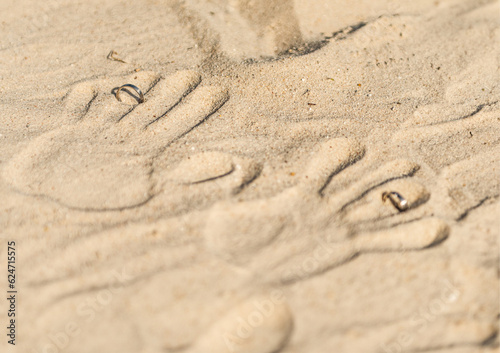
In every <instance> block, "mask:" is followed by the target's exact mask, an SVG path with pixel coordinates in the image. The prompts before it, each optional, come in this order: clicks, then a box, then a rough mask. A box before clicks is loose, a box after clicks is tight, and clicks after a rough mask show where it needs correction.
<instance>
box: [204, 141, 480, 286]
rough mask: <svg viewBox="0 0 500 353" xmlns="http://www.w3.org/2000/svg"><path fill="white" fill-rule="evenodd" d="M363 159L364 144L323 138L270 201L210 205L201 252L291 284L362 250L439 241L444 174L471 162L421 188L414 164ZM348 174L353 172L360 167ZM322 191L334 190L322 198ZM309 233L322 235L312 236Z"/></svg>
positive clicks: (443, 230) (444, 229) (444, 230)
mask: <svg viewBox="0 0 500 353" xmlns="http://www.w3.org/2000/svg"><path fill="white" fill-rule="evenodd" d="M364 155H365V149H364V147H363V146H362V145H360V144H358V143H357V142H355V141H354V140H351V139H345V138H335V139H332V140H327V141H326V142H324V143H323V144H321V146H319V148H318V150H317V151H316V153H315V155H314V156H313V157H312V158H311V159H310V161H309V163H308V166H307V167H306V170H304V171H303V172H302V173H301V175H300V176H299V181H298V183H297V184H296V185H295V186H294V187H291V188H289V189H287V190H285V191H283V192H282V193H280V194H278V195H276V196H274V197H272V198H270V199H263V200H256V201H251V202H242V203H235V202H234V201H231V202H222V203H219V204H217V205H215V206H214V207H213V208H212V209H211V213H210V215H209V216H208V220H207V225H206V228H205V231H204V234H205V241H206V246H207V248H208V249H209V250H210V251H212V252H213V253H214V254H216V255H217V256H220V257H222V258H224V259H225V260H226V261H228V262H229V263H231V264H234V265H237V266H239V267H241V268H243V269H246V270H248V271H250V272H253V273H254V274H255V276H256V278H259V280H263V281H265V282H268V281H269V282H273V283H289V282H295V281H297V280H301V279H305V278H309V277H311V276H314V275H316V274H318V273H322V272H324V271H327V270H329V269H332V268H335V267H337V266H340V265H342V264H344V263H345V262H348V261H350V260H351V259H353V258H354V257H357V256H359V255H360V254H362V253H367V252H388V251H398V252H400V251H402V252H405V251H416V250H421V249H425V248H427V247H430V246H433V245H437V244H439V243H440V242H442V241H444V240H445V239H446V238H447V237H448V235H449V226H448V224H447V221H448V220H450V221H453V220H454V219H456V218H453V217H451V218H450V217H446V212H443V209H445V210H447V209H449V204H448V200H447V199H446V198H442V197H440V196H441V195H442V194H443V193H445V191H443V190H442V189H445V190H446V191H448V190H451V189H453V188H454V187H455V186H456V185H455V183H451V184H450V183H447V181H446V180H447V179H448V178H449V177H450V173H453V174H454V175H456V177H457V178H458V181H460V180H462V179H461V177H460V175H464V173H465V174H466V173H467V172H466V169H464V168H466V167H467V166H469V164H471V163H472V164H474V161H466V162H461V163H457V164H456V165H453V166H451V167H450V168H449V169H450V170H449V171H446V170H445V171H444V172H443V174H442V176H441V178H440V179H439V181H438V182H437V183H436V184H432V185H427V183H426V182H425V179H422V178H421V176H420V175H419V174H418V173H417V172H418V171H419V169H420V166H419V165H418V164H417V163H414V162H412V161H410V160H408V159H394V160H389V161H388V162H386V163H380V161H381V160H382V159H381V158H380V156H375V155H373V156H367V157H365V156H364ZM403 155H404V154H403ZM464 163H465V164H464ZM356 167H358V168H365V172H364V173H361V174H365V175H364V176H362V177H361V178H360V179H357V178H356V176H355V175H352V174H351V173H350V169H354V168H356ZM469 167H470V166H469ZM354 172H355V173H356V174H357V175H359V174H360V173H359V172H360V169H357V170H353V173H354ZM335 184H336V186H337V187H335ZM332 185H333V187H332ZM424 185H425V186H424ZM327 187H328V188H329V189H330V188H332V189H336V192H334V193H332V194H325V189H326V188H327ZM483 191H484V190H482V189H481V188H478V189H477V190H476V189H473V190H470V193H471V194H475V193H478V192H479V193H481V192H483ZM388 192H396V193H398V194H399V195H401V196H402V197H403V198H404V200H405V201H406V203H407V204H406V205H407V206H406V207H407V209H406V210H405V211H403V212H402V211H401V210H399V209H398V208H397V207H396V206H397V205H396V204H395V203H393V202H391V200H390V199H387V198H385V197H383V195H384V194H385V193H388ZM434 195H435V196H434ZM481 197H482V196H481ZM479 200H480V198H479V196H478V198H477V200H476V201H477V202H479ZM477 202H476V204H477ZM455 211H456V210H455ZM463 211H465V210H462V212H463ZM437 216H441V217H437ZM308 234H320V236H317V237H315V238H314V239H311V238H310V237H309V236H308Z"/></svg>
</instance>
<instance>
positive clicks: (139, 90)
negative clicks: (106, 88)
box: [115, 83, 144, 104]
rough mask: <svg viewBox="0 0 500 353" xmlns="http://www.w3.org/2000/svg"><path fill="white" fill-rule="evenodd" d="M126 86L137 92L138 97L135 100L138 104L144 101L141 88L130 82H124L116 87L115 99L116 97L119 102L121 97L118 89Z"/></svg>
mask: <svg viewBox="0 0 500 353" xmlns="http://www.w3.org/2000/svg"><path fill="white" fill-rule="evenodd" d="M126 87H130V88H132V89H133V90H134V91H136V92H137V94H138V95H139V98H138V99H137V101H138V102H139V104H141V103H144V94H143V93H142V91H141V89H140V88H139V87H137V86H134V85H132V84H130V83H127V84H125V85H123V86H120V87H118V89H117V90H116V92H115V97H116V99H118V101H120V102H121V101H122V100H121V98H120V90H121V89H122V88H126Z"/></svg>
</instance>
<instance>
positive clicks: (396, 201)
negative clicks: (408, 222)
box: [382, 191, 409, 212]
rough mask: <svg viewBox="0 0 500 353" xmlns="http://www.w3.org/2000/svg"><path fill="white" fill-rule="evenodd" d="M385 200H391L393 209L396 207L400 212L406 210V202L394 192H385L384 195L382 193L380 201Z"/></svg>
mask: <svg viewBox="0 0 500 353" xmlns="http://www.w3.org/2000/svg"><path fill="white" fill-rule="evenodd" d="M387 199H389V200H391V203H392V204H393V205H394V207H396V208H397V209H398V210H399V211H401V212H403V211H406V210H407V209H408V206H409V205H408V201H407V200H406V199H405V198H404V197H403V196H401V194H399V193H397V192H396V191H390V192H387V191H385V192H384V193H382V201H384V202H385V200H387Z"/></svg>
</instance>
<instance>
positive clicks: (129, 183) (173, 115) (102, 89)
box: [3, 71, 230, 211]
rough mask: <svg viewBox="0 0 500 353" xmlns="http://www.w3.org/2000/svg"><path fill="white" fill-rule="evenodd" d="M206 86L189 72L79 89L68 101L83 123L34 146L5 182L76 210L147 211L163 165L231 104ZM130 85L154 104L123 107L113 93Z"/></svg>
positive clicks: (70, 114)
mask: <svg viewBox="0 0 500 353" xmlns="http://www.w3.org/2000/svg"><path fill="white" fill-rule="evenodd" d="M200 82H201V77H200V75H199V74H198V73H195V72H192V71H181V72H177V73H175V74H173V75H171V76H169V77H167V78H160V77H159V76H158V75H156V74H154V73H150V72H141V73H137V74H133V75H131V76H129V77H120V78H117V79H115V81H114V82H111V81H106V80H99V81H91V82H84V83H81V84H79V85H76V86H75V87H74V88H73V90H72V91H71V92H70V93H69V94H68V96H67V97H66V98H65V100H66V111H65V114H66V115H67V116H68V119H67V120H76V121H75V122H74V123H72V124H68V125H66V126H63V127H61V128H59V129H56V130H54V131H51V132H49V133H46V134H44V135H42V136H40V137H38V138H36V139H35V140H33V141H32V142H31V143H30V144H29V145H28V147H27V148H26V149H25V150H24V151H22V152H21V153H19V154H18V155H17V156H15V157H14V158H13V159H12V160H11V161H10V162H9V165H8V166H7V167H6V168H5V169H4V173H3V177H4V178H5V179H6V180H7V181H8V182H9V183H10V184H11V185H12V186H13V187H14V188H15V189H16V190H18V191H19V192H21V193H24V194H28V195H34V196H42V197H45V198H49V199H51V200H54V201H56V202H58V203H59V204H61V205H63V206H66V207H69V208H73V209H79V210H86V211H104V210H120V209H127V208H131V207H135V206H139V205H142V204H144V203H146V202H148V200H150V199H151V198H152V197H153V196H154V195H155V194H156V193H157V192H158V185H157V182H156V177H155V170H154V163H153V162H154V160H155V158H157V157H158V156H160V155H161V154H162V152H163V151H164V150H165V148H167V147H168V146H169V145H170V144H171V143H172V142H174V141H176V140H177V139H179V138H180V137H182V136H184V135H185V134H187V133H189V132H190V131H191V130H192V129H194V128H195V127H196V126H197V125H199V124H201V123H202V122H203V121H204V120H205V119H207V118H209V117H210V116H211V115H212V114H213V113H214V112H216V111H217V110H218V109H219V108H220V107H221V106H222V105H223V104H224V103H225V102H226V101H227V100H228V93H227V91H226V90H224V89H222V88H220V87H213V86H204V87H198V86H199V85H200ZM123 83H131V84H134V85H135V86H138V87H142V89H143V90H145V92H146V101H145V102H144V103H142V104H137V102H136V101H135V99H132V97H131V96H129V97H128V101H126V99H125V98H126V96H127V95H126V94H125V93H124V92H123V91H122V92H121V97H122V98H123V100H124V101H126V102H119V101H118V100H117V99H116V98H115V97H114V95H113V94H112V92H111V90H112V88H113V87H117V86H119V85H121V84H123ZM132 93H135V92H133V91H132V92H131V95H132ZM216 160H217V158H216ZM229 164H230V163H229ZM184 178H186V176H184ZM197 181H200V180H197Z"/></svg>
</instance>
